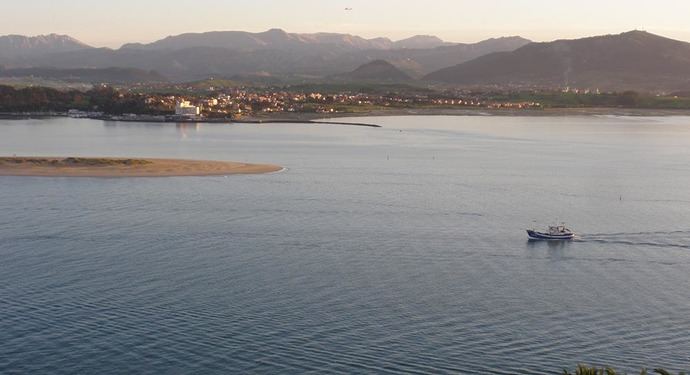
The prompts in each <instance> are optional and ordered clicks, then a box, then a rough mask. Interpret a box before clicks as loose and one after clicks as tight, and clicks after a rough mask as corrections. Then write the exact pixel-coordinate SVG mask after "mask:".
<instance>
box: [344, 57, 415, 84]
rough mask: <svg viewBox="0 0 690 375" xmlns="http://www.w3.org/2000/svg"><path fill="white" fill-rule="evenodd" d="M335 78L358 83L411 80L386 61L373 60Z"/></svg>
mask: <svg viewBox="0 0 690 375" xmlns="http://www.w3.org/2000/svg"><path fill="white" fill-rule="evenodd" d="M336 78H340V79H348V80H355V81H356V80H360V81H381V82H383V81H386V82H399V81H408V80H411V79H412V78H411V77H410V76H409V75H408V74H407V73H405V72H403V71H402V70H400V69H398V67H396V66H395V65H393V64H391V63H389V62H388V61H386V60H373V61H370V62H368V63H366V64H364V65H361V66H359V67H358V68H357V69H355V70H353V71H352V72H349V73H345V74H340V75H338V76H337V77H336Z"/></svg>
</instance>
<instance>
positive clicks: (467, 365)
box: [0, 116, 690, 374]
mask: <svg viewBox="0 0 690 375" xmlns="http://www.w3.org/2000/svg"><path fill="white" fill-rule="evenodd" d="M357 121H359V122H375V123H378V124H380V125H383V128H380V129H375V128H362V127H349V126H339V125H307V124H304V125H299V124H297V125H289V124H275V125H268V124H263V125H220V124H200V125H194V124H188V125H178V126H176V125H174V124H172V125H171V124H135V123H117V122H101V121H92V120H77V119H66V118H59V119H51V120H26V121H24V120H21V121H9V120H0V154H1V155H4V156H11V155H13V154H17V155H43V156H127V157H165V158H185V159H212V160H233V161H248V162H257V163H261V162H266V163H275V164H279V165H282V166H284V167H286V170H285V171H283V172H280V173H275V174H267V175H252V176H229V177H183V178H181V177H173V178H136V179H129V178H46V177H0V373H3V374H128V373H136V374H227V373H237V374H303V373H313V374H328V373H335V374H355V373H381V374H387V373H390V374H398V373H405V374H445V373H449V374H558V373H561V372H562V370H563V368H570V369H572V368H574V367H575V366H576V365H577V364H578V363H587V364H592V365H610V366H613V367H616V368H618V369H620V370H625V371H629V372H638V371H639V370H640V369H641V368H642V367H649V368H655V367H665V368H667V369H669V370H672V371H681V370H686V371H687V370H690V118H688V117H604V116H589V117H584V116H583V117H527V116H523V117H490V116H470V117H388V118H386V117H382V118H369V119H357ZM560 222H565V223H567V224H568V225H569V226H570V227H572V229H574V230H575V231H576V232H577V233H579V236H580V238H579V239H577V240H575V241H572V242H568V243H544V242H541V243H540V242H528V241H527V237H526V234H525V231H524V230H525V229H526V228H528V227H532V226H536V227H537V228H543V227H544V226H546V225H548V224H553V223H560Z"/></svg>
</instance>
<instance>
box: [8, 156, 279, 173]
mask: <svg viewBox="0 0 690 375" xmlns="http://www.w3.org/2000/svg"><path fill="white" fill-rule="evenodd" d="M282 170H284V168H283V167H281V166H278V165H273V164H249V163H238V162H230V161H212V160H182V159H157V158H111V157H108V158H81V157H79V158H76V157H26V156H24V157H17V156H13V157H0V176H15V177H108V178H116V177H203V176H228V175H239V174H244V175H249V174H267V173H275V172H280V171H282Z"/></svg>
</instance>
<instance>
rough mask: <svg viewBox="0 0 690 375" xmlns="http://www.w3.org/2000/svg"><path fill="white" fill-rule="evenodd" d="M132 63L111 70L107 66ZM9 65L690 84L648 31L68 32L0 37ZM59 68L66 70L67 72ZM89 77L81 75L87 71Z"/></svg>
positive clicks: (204, 74) (93, 70)
mask: <svg viewBox="0 0 690 375" xmlns="http://www.w3.org/2000/svg"><path fill="white" fill-rule="evenodd" d="M113 67H116V68H121V69H126V70H108V69H109V68H113ZM0 68H4V74H5V75H8V74H15V75H16V74H19V73H21V72H27V73H28V72H31V74H32V75H36V74H46V75H51V76H58V77H60V76H65V75H67V76H69V77H84V78H83V79H85V80H90V79H93V80H94V81H96V82H98V78H99V75H100V73H103V75H102V76H103V77H105V78H104V80H103V81H101V82H105V79H106V78H108V77H109V78H108V79H113V77H117V78H119V79H120V80H121V81H125V82H129V81H130V79H142V80H145V81H148V80H155V81H159V80H163V79H165V80H169V81H173V82H182V81H190V80H198V79H205V78H208V77H218V78H231V77H238V76H239V77H241V76H244V77H264V78H265V77H271V79H273V80H277V81H278V82H280V80H281V79H288V80H293V81H294V80H305V81H314V80H329V79H336V80H341V81H342V80H350V81H352V80H366V81H402V80H405V81H411V80H419V82H420V83H422V84H432V85H434V84H439V85H451V86H456V87H457V86H461V87H499V88H561V87H567V86H570V87H573V88H592V89H594V88H598V89H601V90H629V89H630V90H641V91H687V90H690V43H686V42H682V41H677V40H672V39H668V38H664V37H661V36H658V35H654V34H650V33H647V32H644V31H631V32H626V33H622V34H617V35H603V36H596V37H589V38H582V39H574V40H556V41H553V42H545V43H532V42H530V41H529V40H527V39H524V38H521V37H504V38H495V39H488V40H485V41H482V42H479V43H474V44H461V43H448V42H444V41H443V40H441V39H439V38H437V37H434V36H427V35H420V36H415V37H412V38H408V39H404V40H400V41H392V40H390V39H388V38H373V39H366V38H362V37H359V36H355V35H350V34H335V33H314V34H294V33H287V32H285V31H283V30H280V29H271V30H268V31H266V32H262V33H249V32H242V31H220V32H208V33H189V34H181V35H177V36H170V37H167V38H164V39H161V40H158V41H155V42H153V43H148V44H141V43H130V44H125V45H123V46H122V47H121V48H119V49H109V48H94V47H91V46H88V45H86V44H84V43H81V42H79V41H78V40H76V39H74V38H71V37H69V36H65V35H56V34H51V35H46V36H38V37H24V36H18V35H10V36H3V37H0ZM61 70H67V71H66V72H61ZM80 79H81V78H80Z"/></svg>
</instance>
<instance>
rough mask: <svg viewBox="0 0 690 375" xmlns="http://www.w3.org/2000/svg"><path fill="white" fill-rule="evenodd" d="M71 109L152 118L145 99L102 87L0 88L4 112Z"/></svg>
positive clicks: (62, 110) (1, 109) (0, 105)
mask: <svg viewBox="0 0 690 375" xmlns="http://www.w3.org/2000/svg"><path fill="white" fill-rule="evenodd" d="M70 109H79V110H83V111H99V112H104V113H107V114H121V113H137V114H148V113H151V110H150V109H149V108H148V107H147V105H146V102H145V97H144V96H141V95H136V94H129V93H121V92H119V91H117V90H115V89H113V88H112V87H107V86H99V87H96V88H93V89H91V90H89V91H78V90H68V91H63V90H56V89H52V88H46V87H27V88H21V89H16V88H14V87H11V86H2V85H0V112H65V111H68V110H70Z"/></svg>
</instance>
